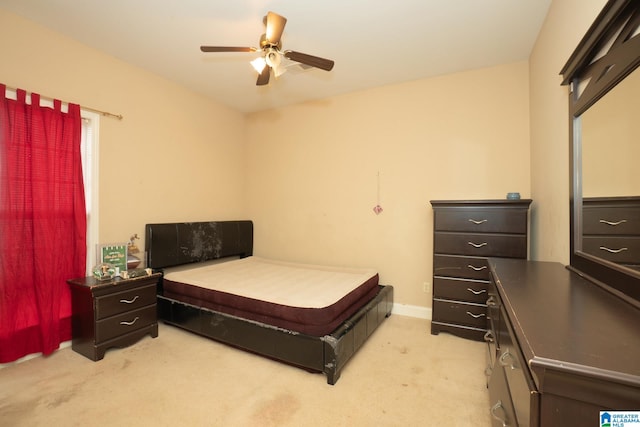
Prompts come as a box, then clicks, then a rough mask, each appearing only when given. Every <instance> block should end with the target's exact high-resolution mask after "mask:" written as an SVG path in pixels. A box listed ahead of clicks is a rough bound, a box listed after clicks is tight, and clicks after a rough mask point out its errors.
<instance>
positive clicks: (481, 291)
mask: <svg viewBox="0 0 640 427" xmlns="http://www.w3.org/2000/svg"><path fill="white" fill-rule="evenodd" d="M467 290H468V291H469V292H471V293H472V294H474V295H480V294H484V293H485V292H487V290H486V289H480V290H479V291H475V290H473V289H471V288H467Z"/></svg>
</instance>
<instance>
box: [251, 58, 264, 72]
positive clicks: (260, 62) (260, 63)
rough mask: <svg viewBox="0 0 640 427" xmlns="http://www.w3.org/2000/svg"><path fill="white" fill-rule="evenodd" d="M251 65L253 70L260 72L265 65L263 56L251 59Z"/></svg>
mask: <svg viewBox="0 0 640 427" xmlns="http://www.w3.org/2000/svg"><path fill="white" fill-rule="evenodd" d="M251 66H252V67H253V68H254V70H256V71H257V72H258V74H260V73H262V70H264V67H266V66H267V62H266V61H265V60H264V58H263V57H261V56H259V57H257V58H256V59H254V60H253V61H251Z"/></svg>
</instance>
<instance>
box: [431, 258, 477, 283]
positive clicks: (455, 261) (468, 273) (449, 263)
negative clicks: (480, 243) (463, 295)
mask: <svg viewBox="0 0 640 427" xmlns="http://www.w3.org/2000/svg"><path fill="white" fill-rule="evenodd" d="M433 275H434V276H445V277H463V278H466V279H479V280H489V266H488V265H487V260H486V259H485V258H476V257H465V256H456V255H439V254H435V255H434V256H433Z"/></svg>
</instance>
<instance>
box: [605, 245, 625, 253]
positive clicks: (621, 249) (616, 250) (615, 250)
mask: <svg viewBox="0 0 640 427" xmlns="http://www.w3.org/2000/svg"><path fill="white" fill-rule="evenodd" d="M600 250H602V251H607V252H609V253H612V254H619V253H620V252H624V251H628V250H629V248H620V249H610V248H607V247H605V246H600Z"/></svg>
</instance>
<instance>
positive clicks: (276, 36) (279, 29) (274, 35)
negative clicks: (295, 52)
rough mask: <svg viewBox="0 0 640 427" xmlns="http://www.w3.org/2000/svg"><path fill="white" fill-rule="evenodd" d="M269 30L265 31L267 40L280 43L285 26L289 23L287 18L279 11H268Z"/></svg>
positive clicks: (275, 43)
mask: <svg viewBox="0 0 640 427" xmlns="http://www.w3.org/2000/svg"><path fill="white" fill-rule="evenodd" d="M266 21H267V23H266V26H267V30H266V32H265V35H266V38H267V41H269V43H271V44H273V45H277V44H278V43H280V38H281V37H282V33H283V32H284V26H285V24H286V23H287V18H285V17H284V16H280V15H278V14H277V13H273V12H268V13H267V16H266Z"/></svg>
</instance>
